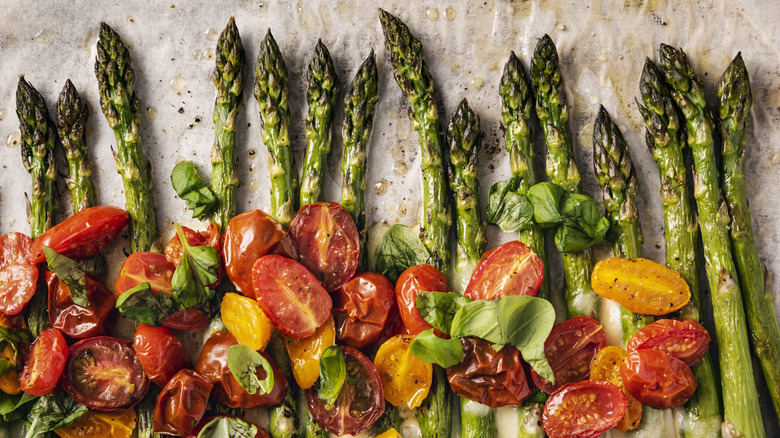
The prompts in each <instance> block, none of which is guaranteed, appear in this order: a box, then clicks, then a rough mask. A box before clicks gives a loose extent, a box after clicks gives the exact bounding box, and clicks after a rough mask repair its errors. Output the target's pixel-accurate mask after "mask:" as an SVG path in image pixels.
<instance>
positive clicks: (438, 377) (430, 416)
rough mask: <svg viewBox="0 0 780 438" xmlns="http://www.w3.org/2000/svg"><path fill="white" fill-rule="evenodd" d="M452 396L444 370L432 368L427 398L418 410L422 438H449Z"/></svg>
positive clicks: (438, 367)
mask: <svg viewBox="0 0 780 438" xmlns="http://www.w3.org/2000/svg"><path fill="white" fill-rule="evenodd" d="M452 398H453V395H452V391H451V390H450V386H449V383H448V382H447V372H446V371H445V370H444V368H442V367H440V366H437V365H434V366H433V382H432V383H431V389H430V391H429V392H428V396H427V397H425V400H424V401H423V403H422V405H421V406H420V407H419V408H418V412H417V420H418V421H419V422H420V433H421V436H422V437H423V438H427V437H432V438H449V436H450V435H451V433H452V418H451V411H450V409H451V407H450V405H451V404H452V403H453V399H452Z"/></svg>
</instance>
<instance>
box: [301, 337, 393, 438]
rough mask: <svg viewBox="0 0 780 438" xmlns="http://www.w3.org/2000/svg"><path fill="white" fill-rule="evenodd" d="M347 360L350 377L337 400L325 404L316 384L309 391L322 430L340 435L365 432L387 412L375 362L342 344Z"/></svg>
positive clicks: (311, 403) (310, 404)
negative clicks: (330, 403)
mask: <svg viewBox="0 0 780 438" xmlns="http://www.w3.org/2000/svg"><path fill="white" fill-rule="evenodd" d="M341 351H342V352H343V353H344V359H345V361H346V363H347V379H346V381H345V382H344V386H343V387H342V388H341V392H340V393H339V397H338V399H336V402H335V403H334V404H332V405H328V404H326V403H325V402H324V401H323V400H322V399H321V398H320V396H319V394H318V392H317V388H316V387H312V388H309V389H307V390H306V403H307V404H308V405H309V412H311V415H312V417H313V418H314V421H316V422H317V424H319V425H320V426H322V429H323V430H325V431H327V432H330V433H333V434H336V435H338V436H341V435H346V434H349V435H357V434H359V433H363V432H365V431H366V430H368V428H369V427H371V425H372V424H374V422H375V421H376V420H377V419H378V418H379V417H380V416H381V415H382V413H383V412H384V411H385V400H384V394H383V391H382V380H381V379H380V377H379V372H378V371H377V370H376V367H375V366H374V364H373V363H371V361H370V360H369V359H368V358H367V357H366V356H365V355H364V354H363V353H361V352H360V351H358V350H355V349H354V348H352V347H341Z"/></svg>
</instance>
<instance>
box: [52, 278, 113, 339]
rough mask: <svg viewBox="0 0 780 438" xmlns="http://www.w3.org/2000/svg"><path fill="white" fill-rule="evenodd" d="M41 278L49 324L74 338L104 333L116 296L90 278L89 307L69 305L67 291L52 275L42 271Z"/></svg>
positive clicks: (88, 284) (111, 321)
mask: <svg viewBox="0 0 780 438" xmlns="http://www.w3.org/2000/svg"><path fill="white" fill-rule="evenodd" d="M44 278H45V279H46V285H47V286H48V292H49V323H50V324H51V325H52V327H55V328H57V329H60V330H61V331H62V333H64V334H66V335H68V336H70V337H71V338H75V339H85V338H91V337H93V336H102V335H104V334H106V332H107V331H108V329H110V327H111V325H112V324H113V322H114V321H113V320H114V319H115V318H116V317H115V316H114V315H115V312H114V306H115V305H116V295H114V293H113V292H111V290H109V289H108V288H107V287H105V286H103V285H102V284H100V282H99V281H98V280H97V279H96V278H95V277H93V276H91V275H89V274H88V275H87V276H86V279H87V281H86V283H87V298H88V299H89V306H87V307H82V306H79V305H77V304H76V303H74V302H73V300H72V299H71V297H70V289H69V288H68V286H67V285H66V284H65V283H63V282H61V281H60V279H59V278H57V275H55V274H54V272H52V271H49V270H45V271H44Z"/></svg>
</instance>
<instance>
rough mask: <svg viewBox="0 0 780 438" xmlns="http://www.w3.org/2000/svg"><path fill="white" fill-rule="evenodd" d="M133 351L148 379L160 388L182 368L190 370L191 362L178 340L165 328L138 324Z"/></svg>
mask: <svg viewBox="0 0 780 438" xmlns="http://www.w3.org/2000/svg"><path fill="white" fill-rule="evenodd" d="M133 349H134V350H135V354H136V356H138V362H141V366H142V367H143V369H144V371H145V372H146V375H147V376H149V379H150V380H151V381H152V382H154V383H156V384H157V386H159V387H160V388H162V387H163V386H165V384H166V383H168V381H169V380H171V379H172V378H173V376H175V375H176V373H178V372H179V370H181V369H183V368H192V360H190V355H189V353H187V349H185V348H184V345H182V343H181V341H180V340H179V338H177V337H176V335H174V334H173V332H172V331H171V330H170V329H169V328H166V327H152V326H148V325H146V324H138V327H137V328H136V329H135V336H134V337H133Z"/></svg>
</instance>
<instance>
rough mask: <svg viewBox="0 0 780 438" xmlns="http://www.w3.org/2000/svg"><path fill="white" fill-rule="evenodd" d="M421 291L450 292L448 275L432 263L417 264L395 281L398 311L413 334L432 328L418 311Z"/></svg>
mask: <svg viewBox="0 0 780 438" xmlns="http://www.w3.org/2000/svg"><path fill="white" fill-rule="evenodd" d="M420 291H426V292H449V289H448V288H447V277H445V276H444V274H442V273H441V272H439V271H438V270H437V269H436V268H434V267H433V266H430V265H417V266H412V267H411V268H408V269H407V270H405V271H404V272H402V273H401V275H400V276H399V277H398V281H397V282H396V283H395V298H396V300H398V311H399V312H400V314H401V319H402V320H403V321H404V325H405V326H406V328H407V329H408V330H409V333H410V334H412V335H417V334H418V333H420V332H422V331H425V330H428V329H430V328H431V326H430V325H428V323H427V322H425V320H424V319H423V317H422V316H420V312H418V311H417V295H418V294H419V293H420Z"/></svg>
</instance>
